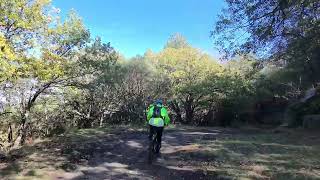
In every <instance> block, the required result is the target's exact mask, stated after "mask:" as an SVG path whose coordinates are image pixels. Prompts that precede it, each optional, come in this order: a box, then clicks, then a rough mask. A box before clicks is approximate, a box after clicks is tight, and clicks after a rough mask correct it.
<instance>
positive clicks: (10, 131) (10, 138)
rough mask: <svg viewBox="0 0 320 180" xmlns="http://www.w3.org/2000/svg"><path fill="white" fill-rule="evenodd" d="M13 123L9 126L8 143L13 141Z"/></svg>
mask: <svg viewBox="0 0 320 180" xmlns="http://www.w3.org/2000/svg"><path fill="white" fill-rule="evenodd" d="M12 133H13V132H12V125H11V123H9V128H8V143H12Z"/></svg>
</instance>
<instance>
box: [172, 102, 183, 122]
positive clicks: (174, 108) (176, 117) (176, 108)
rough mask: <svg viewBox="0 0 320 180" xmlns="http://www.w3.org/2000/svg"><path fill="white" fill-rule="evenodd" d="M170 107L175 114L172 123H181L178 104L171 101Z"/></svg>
mask: <svg viewBox="0 0 320 180" xmlns="http://www.w3.org/2000/svg"><path fill="white" fill-rule="evenodd" d="M170 105H171V108H172V109H173V111H174V112H175V118H173V122H172V123H173V124H175V123H176V122H182V116H181V110H180V107H179V105H178V103H177V102H176V101H173V102H172V103H171V104H170Z"/></svg>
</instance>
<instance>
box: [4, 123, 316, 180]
mask: <svg viewBox="0 0 320 180" xmlns="http://www.w3.org/2000/svg"><path fill="white" fill-rule="evenodd" d="M319 137H320V135H319V133H318V132H317V133H309V132H301V133H300V132H298V131H296V130H295V131H294V132H293V131H280V132H279V131H274V132H272V131H268V130H261V129H246V130H239V129H227V128H195V127H185V126H178V127H174V128H169V129H166V130H165V131H164V135H163V146H162V149H161V152H162V156H161V158H158V159H157V160H156V162H155V163H154V164H152V165H149V164H148V163H147V145H148V139H147V131H146V129H144V130H143V129H136V128H128V127H126V128H124V127H121V128H119V127H114V128H109V129H91V130H90V129H89V130H80V131H77V132H74V133H68V134H66V135H62V136H60V137H58V138H50V139H47V140H42V141H39V142H35V143H34V144H33V145H30V146H25V147H23V148H21V149H17V150H14V151H12V152H11V153H10V158H9V159H7V161H6V162H4V163H1V162H0V179H4V180H6V179H10V180H11V179H14V180H15V179H25V180H30V179H32V180H34V179H41V180H42V179H45V180H46V179H49V180H51V179H54V180H55V179H65V180H82V179H90V180H95V179H97V180H100V179H147V180H148V179H163V180H170V179H173V180H180V179H184V180H188V179H190V180H191V179H192V180H196V179H320V166H319V164H320V157H319V152H320V138H319Z"/></svg>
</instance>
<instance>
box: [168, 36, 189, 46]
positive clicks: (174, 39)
mask: <svg viewBox="0 0 320 180" xmlns="http://www.w3.org/2000/svg"><path fill="white" fill-rule="evenodd" d="M187 47H190V45H189V43H188V42H187V40H186V38H185V37H184V36H182V35H181V34H179V33H176V34H173V35H171V37H170V38H169V40H168V41H167V44H166V45H165V47H164V48H165V49H166V48H174V49H179V48H187Z"/></svg>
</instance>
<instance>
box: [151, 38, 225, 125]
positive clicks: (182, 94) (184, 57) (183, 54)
mask: <svg viewBox="0 0 320 180" xmlns="http://www.w3.org/2000/svg"><path fill="white" fill-rule="evenodd" d="M176 42H179V43H176ZM180 42H183V43H180ZM187 44H188V43H187V42H186V41H185V40H184V38H183V37H181V36H174V37H173V38H171V39H169V40H168V43H167V47H166V48H165V49H163V50H162V51H161V52H160V53H159V54H158V55H157V56H156V58H155V64H156V69H158V70H159V71H160V72H163V73H164V74H167V76H168V78H169V80H168V82H167V83H169V84H170V86H171V94H172V95H173V99H175V100H174V101H172V103H171V106H172V109H173V110H175V113H176V114H177V115H178V116H177V119H179V120H180V119H182V117H181V115H182V113H181V109H183V110H184V113H185V123H192V121H193V120H194V116H195V113H196V111H198V110H199V109H198V106H199V102H200V100H201V99H202V98H203V96H204V94H203V93H202V92H203V91H201V90H202V88H201V87H198V86H197V84H198V83H201V82H202V81H203V80H204V79H205V78H206V76H208V75H209V74H217V73H220V72H222V69H223V68H222V67H221V66H220V65H219V64H218V63H217V62H215V60H214V59H212V58H211V57H210V56H209V55H207V54H205V53H203V52H201V51H200V50H198V49H195V48H193V47H191V46H189V45H187Z"/></svg>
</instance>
